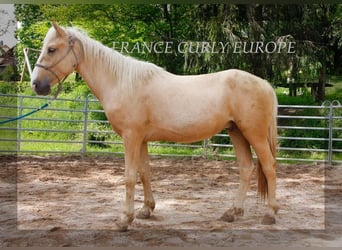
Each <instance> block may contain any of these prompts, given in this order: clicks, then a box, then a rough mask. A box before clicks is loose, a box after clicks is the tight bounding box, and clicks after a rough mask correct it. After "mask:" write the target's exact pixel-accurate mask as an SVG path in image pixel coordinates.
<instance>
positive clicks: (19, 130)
mask: <svg viewBox="0 0 342 250" xmlns="http://www.w3.org/2000/svg"><path fill="white" fill-rule="evenodd" d="M18 113H19V114H18V116H22V114H23V97H22V96H19V112H18ZM17 126H18V132H17V153H19V152H20V149H21V147H20V143H21V119H19V120H18V124H17Z"/></svg>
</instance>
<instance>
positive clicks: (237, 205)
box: [221, 124, 254, 222]
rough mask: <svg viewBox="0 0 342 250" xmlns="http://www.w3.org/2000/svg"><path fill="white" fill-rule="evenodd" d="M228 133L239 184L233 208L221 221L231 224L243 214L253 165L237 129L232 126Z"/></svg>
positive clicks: (249, 152)
mask: <svg viewBox="0 0 342 250" xmlns="http://www.w3.org/2000/svg"><path fill="white" fill-rule="evenodd" d="M228 133H229V136H230V138H231V139H232V142H233V145H234V149H235V154H236V157H237V160H238V165H239V171H240V184H239V189H238V191H237V194H236V197H235V201H234V203H233V206H232V207H231V208H230V209H229V210H227V211H226V212H225V213H224V214H223V215H222V217H221V219H222V220H224V221H228V222H233V221H234V220H236V218H237V216H241V215H243V213H244V201H245V199H246V194H247V191H248V189H249V184H250V179H251V176H252V173H253V170H254V164H253V159H252V153H251V148H250V144H249V142H248V141H247V140H246V138H245V137H244V136H243V135H242V133H241V131H240V130H239V128H238V127H237V126H236V125H235V124H234V125H232V126H231V127H230V128H229V129H228Z"/></svg>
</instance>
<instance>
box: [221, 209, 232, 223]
mask: <svg viewBox="0 0 342 250" xmlns="http://www.w3.org/2000/svg"><path fill="white" fill-rule="evenodd" d="M220 220H222V221H226V222H233V221H234V220H235V216H234V214H232V213H230V211H229V210H228V211H227V212H225V213H224V214H223V215H222V216H221V218H220Z"/></svg>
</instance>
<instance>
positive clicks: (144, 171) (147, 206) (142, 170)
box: [137, 142, 156, 219]
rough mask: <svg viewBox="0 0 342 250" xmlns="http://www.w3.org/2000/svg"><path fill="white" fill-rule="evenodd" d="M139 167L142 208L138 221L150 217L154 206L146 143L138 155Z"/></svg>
mask: <svg viewBox="0 0 342 250" xmlns="http://www.w3.org/2000/svg"><path fill="white" fill-rule="evenodd" d="M140 159H141V161H140V165H139V174H140V179H141V182H142V184H143V187H144V206H143V207H142V208H141V209H140V211H139V213H138V214H137V218H139V219H148V218H150V217H151V214H152V212H153V210H154V207H155V205H156V203H155V201H154V198H153V194H152V189H151V170H150V164H149V157H148V150H147V142H144V143H143V144H142V147H141V153H140Z"/></svg>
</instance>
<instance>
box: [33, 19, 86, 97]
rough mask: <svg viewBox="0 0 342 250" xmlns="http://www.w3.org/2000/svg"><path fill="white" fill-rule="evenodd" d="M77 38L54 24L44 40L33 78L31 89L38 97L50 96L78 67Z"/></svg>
mask: <svg viewBox="0 0 342 250" xmlns="http://www.w3.org/2000/svg"><path fill="white" fill-rule="evenodd" d="M75 42H76V38H75V37H72V36H71V34H69V33H68V31H67V30H65V29H63V28H62V27H60V26H58V25H57V24H56V23H53V27H51V28H50V30H49V31H48V33H47V34H46V37H45V39H44V44H43V48H42V51H41V54H40V56H39V58H38V61H37V63H36V65H35V68H34V69H33V72H32V76H31V88H32V89H33V90H34V91H35V92H36V93H37V94H38V95H48V94H50V92H51V88H52V87H53V86H54V85H55V84H56V83H61V82H62V81H63V80H64V79H65V78H66V77H67V76H68V75H69V74H71V73H72V72H73V71H74V70H75V69H76V68H77V66H78V63H79V57H78V55H77V51H76V50H75V49H76V48H75V47H76V46H75Z"/></svg>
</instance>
